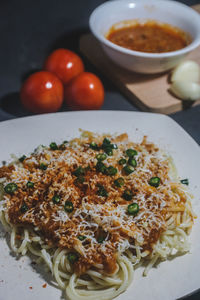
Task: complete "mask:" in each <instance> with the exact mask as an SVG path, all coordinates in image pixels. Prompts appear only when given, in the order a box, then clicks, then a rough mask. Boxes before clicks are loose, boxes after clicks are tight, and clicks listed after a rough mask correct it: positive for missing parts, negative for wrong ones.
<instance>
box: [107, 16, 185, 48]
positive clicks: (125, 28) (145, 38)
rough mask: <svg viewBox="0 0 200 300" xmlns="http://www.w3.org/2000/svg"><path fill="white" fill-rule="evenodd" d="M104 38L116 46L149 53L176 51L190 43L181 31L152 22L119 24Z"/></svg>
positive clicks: (135, 21)
mask: <svg viewBox="0 0 200 300" xmlns="http://www.w3.org/2000/svg"><path fill="white" fill-rule="evenodd" d="M106 38H107V39H108V40H109V41H111V42H112V43H114V44H116V45H118V46H121V47H124V48H127V49H130V50H134V51H140V52H149V53H163V52H170V51H176V50H180V49H182V48H184V47H186V46H187V45H189V44H190V43H191V38H190V37H189V35H188V34H187V33H185V32H184V31H182V30H181V29H179V28H177V27H173V26H171V25H169V24H163V23H159V22H156V21H153V20H149V21H147V22H145V23H139V22H138V21H137V20H132V21H124V22H120V23H118V24H115V25H113V26H112V27H111V28H110V30H109V32H108V33H107V35H106Z"/></svg>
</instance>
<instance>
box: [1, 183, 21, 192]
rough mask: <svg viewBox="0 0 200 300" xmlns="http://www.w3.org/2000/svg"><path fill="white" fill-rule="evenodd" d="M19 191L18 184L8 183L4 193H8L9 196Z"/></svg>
mask: <svg viewBox="0 0 200 300" xmlns="http://www.w3.org/2000/svg"><path fill="white" fill-rule="evenodd" d="M17 189H18V186H17V184H16V183H14V182H11V183H8V184H7V185H6V186H5V187H4V191H5V192H6V193H7V194H10V195H12V194H14V192H15V191H17Z"/></svg>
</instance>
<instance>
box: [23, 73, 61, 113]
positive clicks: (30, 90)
mask: <svg viewBox="0 0 200 300" xmlns="http://www.w3.org/2000/svg"><path fill="white" fill-rule="evenodd" d="M63 95H64V88H63V84H62V82H61V81H60V79H59V78H58V77H56V75H54V74H52V73H50V72H46V71H41V72H36V73H34V74H32V75H31V76H29V77H28V78H27V79H26V81H25V82H24V84H23V85H22V88H21V91H20V98H21V102H22V104H23V106H24V107H25V108H26V109H27V110H29V111H31V112H34V113H49V112H55V111H57V110H59V109H60V107H61V105H62V102H63Z"/></svg>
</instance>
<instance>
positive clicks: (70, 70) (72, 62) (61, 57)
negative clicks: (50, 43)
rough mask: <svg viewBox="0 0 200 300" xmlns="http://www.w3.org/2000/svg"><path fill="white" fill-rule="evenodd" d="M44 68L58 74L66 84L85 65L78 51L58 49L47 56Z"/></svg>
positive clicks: (80, 71)
mask: <svg viewBox="0 0 200 300" xmlns="http://www.w3.org/2000/svg"><path fill="white" fill-rule="evenodd" d="M44 69H45V70H47V71H49V72H52V73H54V74H56V75H57V76H58V77H59V78H60V80H62V82H63V83H64V84H66V83H68V82H69V81H70V80H71V79H72V78H74V77H76V76H77V75H79V74H80V73H82V72H83V71H84V65H83V62H82V60H81V58H80V57H79V56H78V55H77V54H76V53H74V52H72V51H70V50H67V49H57V50H55V51H54V52H52V53H51V54H50V55H49V56H48V57H47V59H46V61H45V64H44Z"/></svg>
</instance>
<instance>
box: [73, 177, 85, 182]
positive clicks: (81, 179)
mask: <svg viewBox="0 0 200 300" xmlns="http://www.w3.org/2000/svg"><path fill="white" fill-rule="evenodd" d="M84 181H85V177H83V176H78V177H77V178H76V179H75V181H74V183H75V184H82V183H83V182H84Z"/></svg>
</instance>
